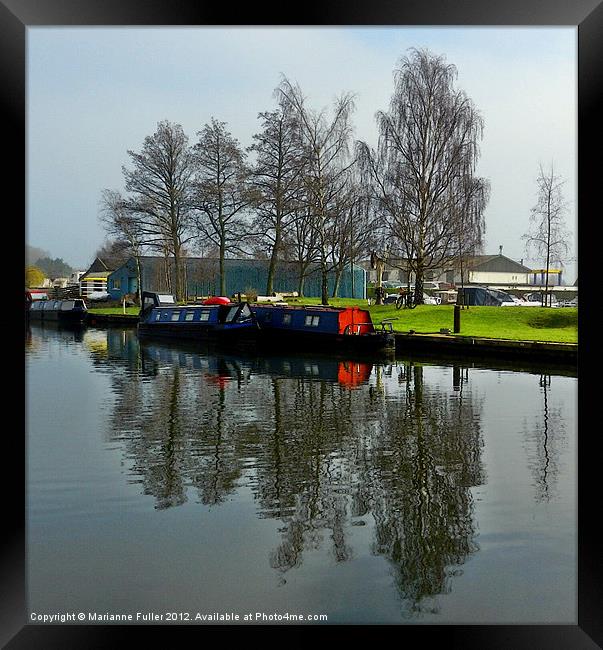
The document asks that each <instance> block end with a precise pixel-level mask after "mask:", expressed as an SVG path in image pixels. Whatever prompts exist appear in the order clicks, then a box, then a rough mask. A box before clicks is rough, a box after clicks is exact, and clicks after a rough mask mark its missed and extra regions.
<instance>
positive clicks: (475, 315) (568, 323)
mask: <svg viewBox="0 0 603 650" xmlns="http://www.w3.org/2000/svg"><path fill="white" fill-rule="evenodd" d="M329 303H330V304H331V305H333V306H334V307H340V306H345V305H357V306H359V307H363V308H367V302H366V300H347V299H341V298H339V299H336V298H334V299H331V300H329ZM289 304H296V302H295V301H289ZM297 304H306V305H318V304H320V299H318V298H302V299H300V300H299V301H298V302H297ZM368 309H369V311H370V313H371V317H372V319H373V322H374V323H375V324H379V323H381V321H382V320H383V319H385V318H393V319H395V320H393V321H392V326H393V328H394V331H397V332H408V331H409V330H414V331H415V332H417V333H421V334H428V333H439V331H440V329H441V328H448V329H450V330H451V331H452V329H453V326H454V307H453V305H419V306H417V307H416V308H415V309H400V310H398V309H396V308H395V306H394V305H372V306H370V307H368ZM459 334H460V336H479V337H486V338H496V339H511V340H520V341H549V342H557V343H577V342H578V309H576V308H572V307H562V308H545V307H469V308H468V309H462V310H461V331H460V333H459Z"/></svg>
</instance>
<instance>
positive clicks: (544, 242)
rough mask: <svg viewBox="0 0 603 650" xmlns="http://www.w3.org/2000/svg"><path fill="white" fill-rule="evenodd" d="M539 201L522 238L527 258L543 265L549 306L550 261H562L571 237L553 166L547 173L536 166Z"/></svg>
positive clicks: (561, 188) (561, 193) (559, 181)
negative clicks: (536, 259)
mask: <svg viewBox="0 0 603 650" xmlns="http://www.w3.org/2000/svg"><path fill="white" fill-rule="evenodd" d="M536 183H537V185H538V200H537V202H536V205H535V206H534V207H533V208H532V210H531V214H530V228H529V231H528V232H527V233H526V234H525V235H523V237H522V239H523V240H524V241H525V242H526V253H527V255H528V257H529V256H530V255H531V254H532V253H535V255H536V256H537V257H538V258H539V259H541V260H543V261H544V264H545V268H546V279H545V287H544V305H549V304H550V297H549V269H550V265H551V260H559V261H561V260H562V259H563V258H564V257H566V256H567V254H568V252H569V242H570V237H571V236H570V233H569V231H568V229H567V226H566V224H565V215H566V213H567V203H566V201H565V199H564V198H563V185H564V184H565V181H564V180H563V179H562V178H561V176H560V175H558V174H556V173H555V168H554V164H553V163H551V168H550V170H545V169H544V167H543V166H542V165H540V166H539V173H538V178H537V179H536Z"/></svg>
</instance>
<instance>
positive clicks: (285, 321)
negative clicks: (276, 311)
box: [283, 314, 291, 325]
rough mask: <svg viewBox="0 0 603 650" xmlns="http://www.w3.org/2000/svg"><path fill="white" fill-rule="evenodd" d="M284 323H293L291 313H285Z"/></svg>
mask: <svg viewBox="0 0 603 650" xmlns="http://www.w3.org/2000/svg"><path fill="white" fill-rule="evenodd" d="M283 325H291V314H283Z"/></svg>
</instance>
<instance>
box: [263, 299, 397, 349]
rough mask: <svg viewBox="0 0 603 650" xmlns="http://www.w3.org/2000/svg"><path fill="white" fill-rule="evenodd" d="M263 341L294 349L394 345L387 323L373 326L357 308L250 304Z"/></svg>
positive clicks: (365, 314) (364, 312)
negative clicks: (376, 326)
mask: <svg viewBox="0 0 603 650" xmlns="http://www.w3.org/2000/svg"><path fill="white" fill-rule="evenodd" d="M251 309H252V311H253V313H254V315H255V317H256V319H257V321H258V325H259V327H260V332H261V338H260V340H261V341H262V342H264V343H268V344H270V345H274V344H277V343H280V344H285V345H289V346H291V347H292V348H297V349H312V350H321V349H322V350H325V349H326V350H350V351H354V352H359V353H373V352H388V351H393V350H394V348H395V338H394V334H393V332H392V328H391V323H389V322H384V323H382V325H381V329H380V330H378V329H376V328H375V326H374V324H373V322H372V319H371V315H370V312H369V311H368V310H367V309H360V308H359V307H329V306H322V305H320V306H314V305H311V306H310V305H303V306H302V305H299V306H298V305H295V306H294V305H252V306H251Z"/></svg>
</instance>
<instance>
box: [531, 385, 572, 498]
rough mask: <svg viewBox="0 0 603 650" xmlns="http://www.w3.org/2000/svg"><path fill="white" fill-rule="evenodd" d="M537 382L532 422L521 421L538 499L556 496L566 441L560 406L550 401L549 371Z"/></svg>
mask: <svg viewBox="0 0 603 650" xmlns="http://www.w3.org/2000/svg"><path fill="white" fill-rule="evenodd" d="M538 386H539V391H540V396H541V410H540V413H539V414H538V416H537V417H536V418H534V421H533V422H530V423H529V424H528V422H527V421H526V423H525V424H524V432H523V435H524V440H525V448H526V456H527V458H528V466H529V468H530V471H531V472H532V476H533V477H534V490H535V499H536V501H537V502H546V501H551V500H552V499H554V498H556V496H557V482H558V479H559V473H560V468H559V458H560V455H561V453H560V452H561V451H562V450H563V449H564V448H565V447H566V445H567V433H566V430H565V419H564V417H563V407H562V406H555V405H553V404H551V400H550V392H551V375H540V376H539V378H538Z"/></svg>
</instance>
